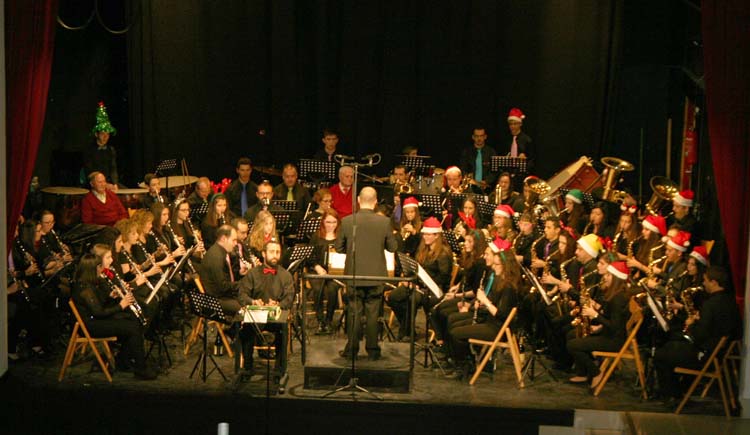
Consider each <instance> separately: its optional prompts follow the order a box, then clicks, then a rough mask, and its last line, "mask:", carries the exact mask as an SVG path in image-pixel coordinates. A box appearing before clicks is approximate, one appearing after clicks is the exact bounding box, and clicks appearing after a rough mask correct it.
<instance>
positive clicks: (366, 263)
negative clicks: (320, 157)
mask: <svg viewBox="0 0 750 435" xmlns="http://www.w3.org/2000/svg"><path fill="white" fill-rule="evenodd" d="M357 202H358V203H359V211H357V212H356V213H354V214H352V215H349V216H346V217H345V218H344V219H343V220H342V221H341V231H339V235H338V237H337V238H336V251H337V252H339V253H344V252H346V253H347V256H346V265H345V267H344V273H345V274H347V275H359V276H382V277H386V276H388V273H387V271H386V261H385V252H384V250H386V249H387V250H388V251H389V252H394V251H395V250H396V248H397V242H396V238H395V236H394V235H393V231H392V229H391V222H390V219H388V218H387V217H385V216H380V215H377V214H375V210H374V209H375V206H376V205H377V202H378V196H377V192H376V191H375V189H373V188H372V187H364V188H363V189H362V190H361V191H360V193H359V196H357ZM355 222H356V233H355V226H354V224H355ZM349 291H350V293H349V303H350V305H349V309H348V310H347V319H346V324H347V327H348V328H353V330H352V329H350V330H349V331H347V332H348V334H347V335H348V337H349V340H348V341H347V343H346V347H344V350H343V351H341V352H340V355H341V356H343V357H345V358H351V357H352V355H354V356H356V355H357V353H358V352H359V337H360V336H361V328H362V323H361V319H362V316H363V315H365V316H366V318H367V326H366V329H365V339H366V341H365V348H366V349H367V357H368V359H369V360H371V361H375V360H378V359H380V346H379V345H378V316H379V315H380V308H381V304H382V303H383V284H382V282H381V281H379V280H360V279H355V280H354V282H353V283H352V284H351V285H350V286H349ZM355 292H356V295H353V294H352V293H355ZM365 308H366V314H365Z"/></svg>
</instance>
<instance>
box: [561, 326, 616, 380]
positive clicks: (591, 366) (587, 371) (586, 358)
mask: <svg viewBox="0 0 750 435" xmlns="http://www.w3.org/2000/svg"><path fill="white" fill-rule="evenodd" d="M571 335H572V336H573V337H575V335H574V332H573V331H571ZM624 342H625V341H624V340H622V339H616V338H610V337H602V336H598V335H589V336H586V337H581V338H571V339H570V340H568V352H569V353H570V355H571V356H572V357H573V360H574V361H575V370H576V374H577V375H578V376H586V377H587V378H589V379H591V378H593V377H596V376H597V375H598V374H599V367H597V365H596V364H595V363H594V358H593V357H592V356H591V352H593V351H595V350H599V351H604V352H616V351H618V350H620V348H621V347H622V344H623V343H624Z"/></svg>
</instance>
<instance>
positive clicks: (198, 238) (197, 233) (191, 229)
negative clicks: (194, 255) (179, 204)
mask: <svg viewBox="0 0 750 435" xmlns="http://www.w3.org/2000/svg"><path fill="white" fill-rule="evenodd" d="M187 224H188V227H190V232H191V233H193V237H195V242H196V243H200V244H202V243H203V239H202V238H201V234H200V233H199V232H197V231H195V228H193V223H192V222H191V221H190V219H187ZM203 249H205V246H204V247H203ZM200 256H201V257H202V256H203V253H202V252H201V253H200Z"/></svg>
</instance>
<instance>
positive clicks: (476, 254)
mask: <svg viewBox="0 0 750 435" xmlns="http://www.w3.org/2000/svg"><path fill="white" fill-rule="evenodd" d="M467 237H471V238H472V239H473V240H474V249H472V250H471V252H466V251H463V252H461V258H459V260H458V265H459V266H461V268H462V269H464V270H468V269H469V268H471V267H472V266H473V265H474V263H476V262H477V261H483V260H482V257H483V255H484V250H485V249H487V240H485V238H484V236H483V235H482V233H481V232H479V231H477V230H470V231H468V232H467V233H466V236H465V237H464V238H467Z"/></svg>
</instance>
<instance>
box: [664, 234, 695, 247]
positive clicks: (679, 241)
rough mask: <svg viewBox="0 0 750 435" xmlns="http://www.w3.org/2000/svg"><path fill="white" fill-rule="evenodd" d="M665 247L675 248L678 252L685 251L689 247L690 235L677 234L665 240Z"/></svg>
mask: <svg viewBox="0 0 750 435" xmlns="http://www.w3.org/2000/svg"><path fill="white" fill-rule="evenodd" d="M667 245H669V246H671V247H673V248H675V249H676V250H678V251H680V252H685V251H687V248H688V246H690V233H688V232H687V231H680V232H678V233H677V234H675V236H674V237H672V238H671V239H669V240H667Z"/></svg>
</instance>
